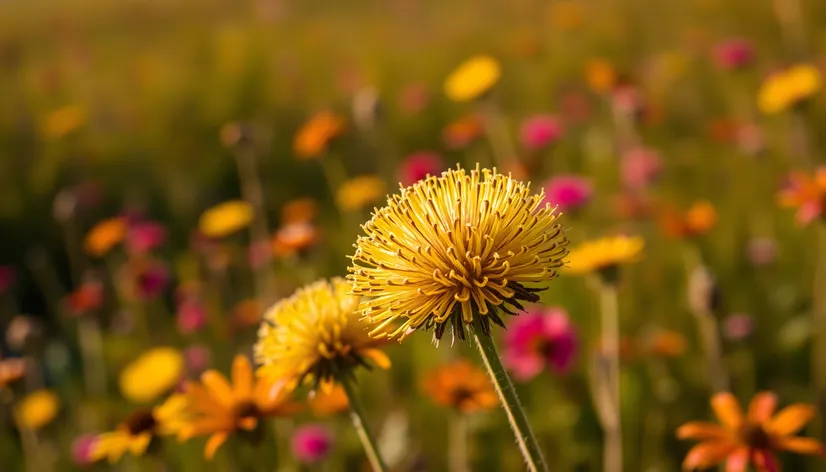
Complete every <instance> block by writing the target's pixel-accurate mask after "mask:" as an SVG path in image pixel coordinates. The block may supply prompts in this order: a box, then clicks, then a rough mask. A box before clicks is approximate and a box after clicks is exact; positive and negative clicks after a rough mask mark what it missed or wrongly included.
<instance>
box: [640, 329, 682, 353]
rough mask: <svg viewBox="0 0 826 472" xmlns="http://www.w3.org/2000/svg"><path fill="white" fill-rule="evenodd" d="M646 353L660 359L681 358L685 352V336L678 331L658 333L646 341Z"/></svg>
mask: <svg viewBox="0 0 826 472" xmlns="http://www.w3.org/2000/svg"><path fill="white" fill-rule="evenodd" d="M645 345H646V351H647V352H648V353H649V354H651V355H654V356H659V357H679V356H681V355H682V354H683V353H684V352H685V347H686V341H685V336H683V335H682V334H680V333H678V332H676V331H657V332H655V333H653V334H651V336H649V337H648V339H646V340H645Z"/></svg>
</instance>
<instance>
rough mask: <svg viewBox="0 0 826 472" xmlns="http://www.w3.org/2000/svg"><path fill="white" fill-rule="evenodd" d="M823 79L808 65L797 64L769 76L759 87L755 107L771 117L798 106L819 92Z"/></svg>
mask: <svg viewBox="0 0 826 472" xmlns="http://www.w3.org/2000/svg"><path fill="white" fill-rule="evenodd" d="M822 86H823V78H822V76H821V74H820V71H819V70H817V68H816V67H814V66H812V65H810V64H798V65H795V66H793V67H790V68H788V69H786V70H783V71H780V72H777V73H775V74H772V75H771V76H769V77H768V78H767V79H766V80H765V81H764V82H763V85H761V86H760V90H759V92H758V94H757V106H758V108H760V110H761V111H762V112H763V113H765V114H767V115H772V114H776V113H780V112H782V111H784V110H787V109H789V108H791V107H793V106H796V105H798V104H799V103H801V102H803V101H804V100H806V99H807V98H809V97H811V96H812V95H814V94H816V93H817V92H819V91H820V89H821V88H822Z"/></svg>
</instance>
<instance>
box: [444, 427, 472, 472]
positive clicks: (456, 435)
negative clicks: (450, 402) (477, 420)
mask: <svg viewBox="0 0 826 472" xmlns="http://www.w3.org/2000/svg"><path fill="white" fill-rule="evenodd" d="M449 441H450V442H449V444H450V445H449V447H448V454H449V460H450V464H449V470H450V472H469V471H470V468H469V467H468V422H467V417H465V415H463V414H462V413H459V414H457V415H454V417H453V418H451V421H450V440H449Z"/></svg>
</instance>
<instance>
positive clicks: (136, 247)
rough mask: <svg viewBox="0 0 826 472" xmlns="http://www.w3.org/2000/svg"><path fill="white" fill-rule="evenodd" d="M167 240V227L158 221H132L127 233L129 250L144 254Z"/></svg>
mask: <svg viewBox="0 0 826 472" xmlns="http://www.w3.org/2000/svg"><path fill="white" fill-rule="evenodd" d="M164 242H166V227H165V226H164V225H163V224H161V223H158V222H156V221H138V222H134V223H131V224H130V225H129V229H128V230H127V233H126V247H127V249H128V250H129V251H131V252H133V253H137V254H144V253H147V252H149V251H151V250H153V249H156V248H158V247H160V246H162V245H163V243H164Z"/></svg>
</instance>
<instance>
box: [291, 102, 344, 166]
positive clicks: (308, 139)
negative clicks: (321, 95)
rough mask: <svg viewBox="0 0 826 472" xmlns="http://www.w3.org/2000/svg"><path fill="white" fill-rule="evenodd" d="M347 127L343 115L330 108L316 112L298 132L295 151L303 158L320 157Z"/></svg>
mask: <svg viewBox="0 0 826 472" xmlns="http://www.w3.org/2000/svg"><path fill="white" fill-rule="evenodd" d="M346 127H347V122H346V121H345V119H344V117H343V116H341V115H338V114H336V113H334V112H332V111H329V110H325V111H321V112H319V113H316V114H315V115H314V116H313V117H312V118H310V119H309V120H308V121H307V122H306V123H304V125H303V126H302V127H301V129H299V130H298V133H296V135H295V140H294V141H293V151H294V152H295V154H296V155H297V156H298V157H300V158H302V159H313V158H318V157H320V156H321V155H322V154H324V153H325V152H326V151H327V147H328V146H329V145H330V142H331V141H332V140H333V139H335V138H337V137H338V136H340V135H342V134H343V133H344V131H345V129H346Z"/></svg>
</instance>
